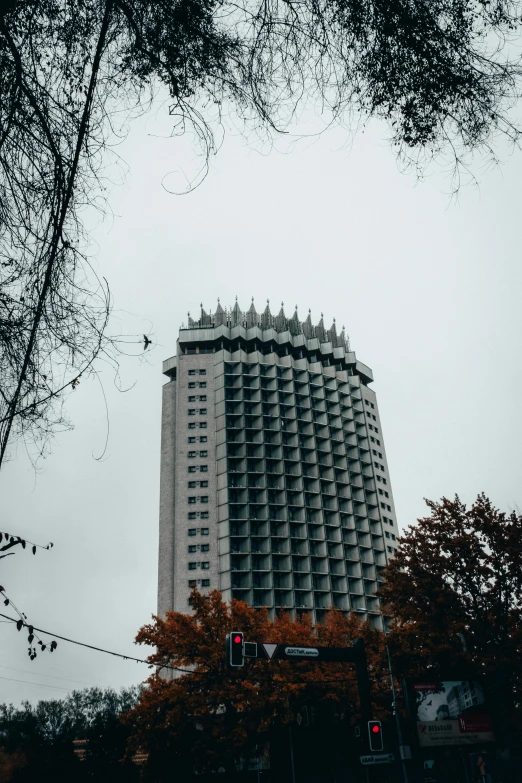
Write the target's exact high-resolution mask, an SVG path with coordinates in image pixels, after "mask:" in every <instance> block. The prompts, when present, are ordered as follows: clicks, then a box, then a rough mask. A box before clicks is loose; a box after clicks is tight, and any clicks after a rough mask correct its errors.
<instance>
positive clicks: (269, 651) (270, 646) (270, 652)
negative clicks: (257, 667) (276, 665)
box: [263, 644, 277, 660]
mask: <svg viewBox="0 0 522 783" xmlns="http://www.w3.org/2000/svg"><path fill="white" fill-rule="evenodd" d="M263 647H264V648H265V652H266V654H267V655H268V657H269V658H270V660H272V656H273V654H274V653H275V651H276V650H277V644H264V645H263Z"/></svg>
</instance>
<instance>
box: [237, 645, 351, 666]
mask: <svg viewBox="0 0 522 783" xmlns="http://www.w3.org/2000/svg"><path fill="white" fill-rule="evenodd" d="M249 657H250V656H249ZM252 657H254V656H252ZM257 658H268V659H269V660H271V661H295V660H303V659H304V660H306V659H308V658H313V659H314V660H316V661H331V662H332V663H343V662H347V663H356V662H357V661H358V659H359V652H358V650H357V649H355V648H353V647H301V646H300V645H290V644H284V643H283V644H277V645H276V644H261V643H258V644H257Z"/></svg>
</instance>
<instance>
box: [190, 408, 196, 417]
mask: <svg viewBox="0 0 522 783" xmlns="http://www.w3.org/2000/svg"><path fill="white" fill-rule="evenodd" d="M188 415H189V416H195V415H196V409H195V408H189V409H188Z"/></svg>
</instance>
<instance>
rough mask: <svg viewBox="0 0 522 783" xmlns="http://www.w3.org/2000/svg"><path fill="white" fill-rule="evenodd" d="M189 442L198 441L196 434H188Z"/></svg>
mask: <svg viewBox="0 0 522 783" xmlns="http://www.w3.org/2000/svg"><path fill="white" fill-rule="evenodd" d="M188 442H189V443H195V442H196V436H195V435H189V436H188Z"/></svg>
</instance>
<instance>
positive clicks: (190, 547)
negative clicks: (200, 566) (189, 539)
mask: <svg viewBox="0 0 522 783" xmlns="http://www.w3.org/2000/svg"><path fill="white" fill-rule="evenodd" d="M197 549H198V548H197V546H196V545H195V544H189V548H188V551H189V552H190V553H192V552H197Z"/></svg>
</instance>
